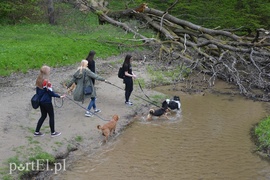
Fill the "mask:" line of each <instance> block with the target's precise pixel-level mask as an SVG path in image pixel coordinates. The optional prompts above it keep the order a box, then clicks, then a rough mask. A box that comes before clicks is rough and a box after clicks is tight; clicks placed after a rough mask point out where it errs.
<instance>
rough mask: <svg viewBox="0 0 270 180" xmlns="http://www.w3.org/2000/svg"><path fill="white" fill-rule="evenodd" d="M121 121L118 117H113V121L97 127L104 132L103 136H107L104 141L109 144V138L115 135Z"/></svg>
mask: <svg viewBox="0 0 270 180" xmlns="http://www.w3.org/2000/svg"><path fill="white" fill-rule="evenodd" d="M118 119H119V116H118V115H116V114H115V115H113V117H112V120H110V121H109V122H107V123H106V124H104V125H103V126H101V125H97V128H98V129H99V130H101V131H102V135H103V136H105V139H104V141H105V142H107V141H108V139H109V136H110V135H111V134H112V133H113V134H115V128H116V123H117V121H118Z"/></svg>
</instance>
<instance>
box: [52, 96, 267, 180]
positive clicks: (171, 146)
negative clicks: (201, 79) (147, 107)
mask: <svg viewBox="0 0 270 180" xmlns="http://www.w3.org/2000/svg"><path fill="white" fill-rule="evenodd" d="M179 95H180V97H181V103H182V111H181V113H180V115H179V116H177V114H176V118H174V119H172V120H169V121H168V120H162V119H159V120H155V121H152V122H145V121H144V120H143V119H142V120H141V121H136V122H135V123H134V124H133V125H132V126H131V128H128V129H127V130H126V131H125V132H124V133H123V134H122V135H121V136H118V137H117V139H116V140H115V141H114V142H113V141H111V142H109V143H108V144H107V145H105V146H103V147H102V148H103V150H102V152H100V153H97V154H95V155H93V154H92V155H89V156H88V157H84V158H83V160H80V161H78V162H76V163H75V164H72V167H71V168H70V169H69V170H68V171H67V172H66V173H64V174H61V175H58V176H57V177H55V179H65V180H66V179H70V180H71V179H72V180H73V179H112V180H114V179H116V180H121V179H123V180H126V179H132V180H133V179H134V180H137V179H138V180H144V179H168V180H171V179H172V180H174V179H176V180H179V179H191V180H193V179H237V180H238V179H244V180H245V179H260V180H261V179H270V167H269V163H267V162H266V161H263V160H261V159H260V157H258V156H257V155H256V154H253V153H252V150H253V149H254V148H255V147H254V144H253V143H252V141H251V140H250V135H249V131H250V128H251V127H252V125H253V124H255V123H257V122H258V120H259V119H261V118H263V117H264V116H265V112H264V109H263V107H262V103H258V102H252V101H248V100H244V99H243V98H240V97H233V98H231V97H228V96H222V95H220V96H217V95H211V94H209V95H208V94H207V95H205V96H200V95H195V96H189V95H186V94H179Z"/></svg>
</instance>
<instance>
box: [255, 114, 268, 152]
mask: <svg viewBox="0 0 270 180" xmlns="http://www.w3.org/2000/svg"><path fill="white" fill-rule="evenodd" d="M255 135H256V136H257V137H258V141H259V144H260V145H259V148H260V149H269V148H270V116H268V117H266V118H265V119H263V120H262V121H261V122H260V123H259V124H258V125H257V126H256V127H255Z"/></svg>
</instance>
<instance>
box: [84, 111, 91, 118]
mask: <svg viewBox="0 0 270 180" xmlns="http://www.w3.org/2000/svg"><path fill="white" fill-rule="evenodd" d="M84 115H85V116H86V117H92V113H90V112H89V111H86V112H85V114H84Z"/></svg>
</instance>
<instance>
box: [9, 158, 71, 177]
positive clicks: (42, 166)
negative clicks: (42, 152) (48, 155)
mask: <svg viewBox="0 0 270 180" xmlns="http://www.w3.org/2000/svg"><path fill="white" fill-rule="evenodd" d="M15 171H53V173H54V174H57V173H58V172H60V171H66V160H65V159H63V160H62V162H57V163H53V164H50V163H49V160H48V159H37V160H36V161H32V162H27V163H24V164H16V163H9V174H12V173H13V172H15Z"/></svg>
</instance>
